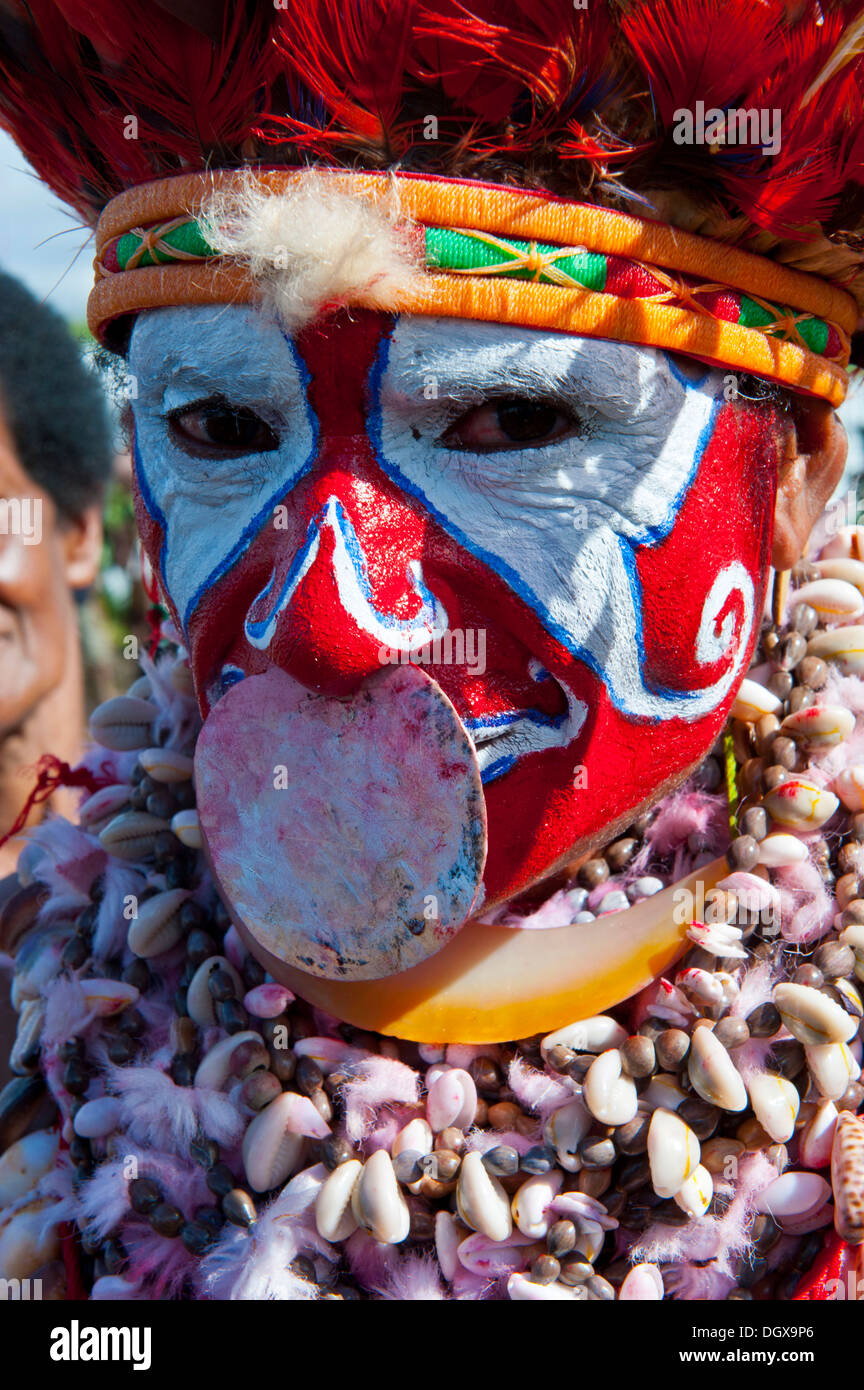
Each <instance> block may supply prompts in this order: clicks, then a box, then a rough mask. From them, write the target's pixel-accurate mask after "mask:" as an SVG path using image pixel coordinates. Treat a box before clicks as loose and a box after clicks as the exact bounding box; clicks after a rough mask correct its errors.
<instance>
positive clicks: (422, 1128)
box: [390, 1120, 435, 1158]
mask: <svg viewBox="0 0 864 1390" xmlns="http://www.w3.org/2000/svg"><path fill="white" fill-rule="evenodd" d="M434 1142H435V1136H434V1135H433V1133H432V1129H431V1126H430V1125H429V1123H428V1122H427V1121H426V1120H409V1121H408V1123H407V1125H404V1126H403V1128H402V1129H400V1131H399V1133H398V1134H397V1135H396V1138H395V1139H394V1140H393V1146H392V1148H391V1150H390V1152H391V1153H392V1155H393V1157H394V1158H395V1157H396V1155H397V1154H401V1153H403V1152H404V1151H411V1152H413V1153H418V1154H431V1152H432V1146H433V1144H434Z"/></svg>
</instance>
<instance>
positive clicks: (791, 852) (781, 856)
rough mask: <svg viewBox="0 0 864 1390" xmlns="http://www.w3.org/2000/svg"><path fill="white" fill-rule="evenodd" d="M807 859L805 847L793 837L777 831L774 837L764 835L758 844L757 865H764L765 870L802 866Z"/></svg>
mask: <svg viewBox="0 0 864 1390" xmlns="http://www.w3.org/2000/svg"><path fill="white" fill-rule="evenodd" d="M807 858H809V855H808V852H807V846H806V845H805V843H804V841H803V840H799V839H798V838H797V836H795V835H785V834H784V833H783V832H782V831H778V832H777V833H776V834H775V835H766V836H765V839H764V840H760V842H759V863H760V864H764V866H765V867H766V868H767V869H782V868H786V866H787V865H788V864H802V863H803V862H804V860H805V859H807Z"/></svg>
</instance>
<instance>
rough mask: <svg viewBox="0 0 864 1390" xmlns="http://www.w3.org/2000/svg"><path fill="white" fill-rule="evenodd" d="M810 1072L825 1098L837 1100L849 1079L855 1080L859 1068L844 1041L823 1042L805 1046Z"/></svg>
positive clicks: (859, 1073)
mask: <svg viewBox="0 0 864 1390" xmlns="http://www.w3.org/2000/svg"><path fill="white" fill-rule="evenodd" d="M804 1052H805V1055H806V1057H807V1065H808V1067H809V1068H810V1074H811V1076H812V1077H813V1080H814V1081H815V1082H816V1085H817V1086H818V1088H819V1092H820V1094H821V1095H823V1096H824V1097H825V1099H826V1100H839V1099H840V1097H841V1096H842V1095H843V1092H844V1091H845V1090H846V1088H847V1086H848V1085H849V1083H850V1082H851V1081H857V1080H858V1077H859V1076H860V1075H861V1068H860V1066H859V1065H858V1063H857V1062H856V1061H855V1058H854V1057H853V1056H852V1053H851V1051H850V1049H849V1048H848V1047H847V1045H846V1043H824V1044H822V1045H821V1046H817V1047H805V1049H804Z"/></svg>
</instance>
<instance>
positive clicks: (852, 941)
mask: <svg viewBox="0 0 864 1390" xmlns="http://www.w3.org/2000/svg"><path fill="white" fill-rule="evenodd" d="M840 940H841V942H842V943H843V945H844V946H851V947H852V950H853V951H854V952H855V954H856V955H858V953H859V952H860V953H861V954H862V955H864V922H852V923H851V924H850V925H849V926H848V927H844V928H843V931H841V933H840Z"/></svg>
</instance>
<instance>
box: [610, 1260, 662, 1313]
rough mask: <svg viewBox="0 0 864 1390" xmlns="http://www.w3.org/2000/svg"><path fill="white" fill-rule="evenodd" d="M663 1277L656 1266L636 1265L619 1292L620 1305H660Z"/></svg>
mask: <svg viewBox="0 0 864 1390" xmlns="http://www.w3.org/2000/svg"><path fill="white" fill-rule="evenodd" d="M662 1298H663V1276H662V1275H661V1273H660V1271H659V1269H658V1268H657V1266H656V1265H648V1264H643V1265H634V1266H633V1268H632V1269H631V1270H630V1273H629V1274H628V1275H627V1276H626V1278H625V1279H624V1283H623V1284H622V1285H621V1288H620V1289H619V1290H618V1302H619V1303H659V1302H660V1301H661V1299H662Z"/></svg>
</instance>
